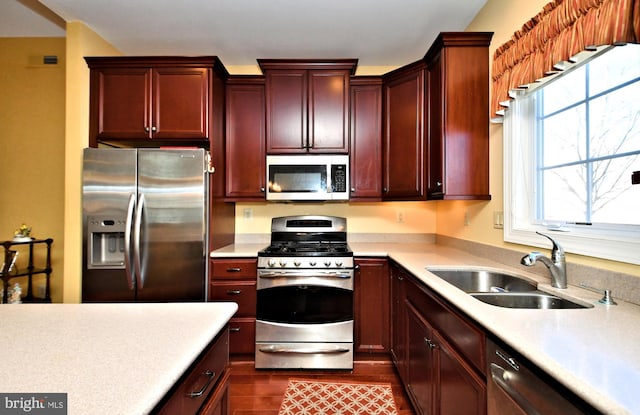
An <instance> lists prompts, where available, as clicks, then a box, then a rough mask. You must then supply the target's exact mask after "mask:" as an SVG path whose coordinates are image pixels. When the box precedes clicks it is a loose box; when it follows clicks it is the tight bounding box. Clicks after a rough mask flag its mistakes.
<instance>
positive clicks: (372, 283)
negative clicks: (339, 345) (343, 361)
mask: <svg viewBox="0 0 640 415" xmlns="http://www.w3.org/2000/svg"><path fill="white" fill-rule="evenodd" d="M355 264H356V272H355V287H354V290H353V291H354V310H355V313H354V320H355V321H354V326H355V345H354V350H355V352H356V353H388V352H389V327H390V325H389V315H390V305H389V301H390V288H391V287H390V277H389V266H388V263H387V260H386V259H376V258H370V259H356V261H355Z"/></svg>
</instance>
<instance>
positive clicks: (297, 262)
mask: <svg viewBox="0 0 640 415" xmlns="http://www.w3.org/2000/svg"><path fill="white" fill-rule="evenodd" d="M300 264H301V262H300V261H299V260H297V259H296V260H295V261H293V265H295V266H296V267H299V266H300Z"/></svg>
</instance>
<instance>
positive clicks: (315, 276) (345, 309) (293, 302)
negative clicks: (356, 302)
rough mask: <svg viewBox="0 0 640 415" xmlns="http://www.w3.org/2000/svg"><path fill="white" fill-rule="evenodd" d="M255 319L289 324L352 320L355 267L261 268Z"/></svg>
mask: <svg viewBox="0 0 640 415" xmlns="http://www.w3.org/2000/svg"><path fill="white" fill-rule="evenodd" d="M257 295H258V298H257V309H256V318H257V319H259V320H261V321H268V322H273V323H286V324H323V323H337V322H343V321H349V320H353V270H273V271H272V270H259V271H258V283H257Z"/></svg>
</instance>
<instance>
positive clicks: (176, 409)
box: [153, 328, 231, 415]
mask: <svg viewBox="0 0 640 415" xmlns="http://www.w3.org/2000/svg"><path fill="white" fill-rule="evenodd" d="M230 370H231V369H230V366H229V332H228V330H227V329H226V328H225V329H224V330H223V331H222V332H221V333H220V334H219V335H218V337H217V338H216V339H215V340H214V341H213V342H212V343H211V345H210V346H209V347H208V348H207V349H206V350H205V351H203V352H202V354H201V355H200V357H199V358H198V359H196V361H195V363H193V364H192V365H191V367H190V368H189V369H188V370H187V371H186V372H185V373H184V375H183V376H182V377H181V379H180V380H179V381H178V382H177V383H176V384H175V386H174V387H173V388H172V390H171V392H169V394H167V396H166V397H165V399H164V400H163V401H162V402H161V403H160V404H159V405H158V407H157V408H156V410H154V411H153V413H156V414H167V415H173V414H181V415H190V414H194V415H195V414H197V415H205V414H206V415H214V414H215V415H218V414H219V415H223V414H224V415H227V414H228V384H229V376H230Z"/></svg>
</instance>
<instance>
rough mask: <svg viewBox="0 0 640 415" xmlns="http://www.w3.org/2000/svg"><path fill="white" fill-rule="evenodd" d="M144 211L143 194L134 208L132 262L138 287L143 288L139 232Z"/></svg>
mask: <svg viewBox="0 0 640 415" xmlns="http://www.w3.org/2000/svg"><path fill="white" fill-rule="evenodd" d="M143 211H144V194H143V193H140V197H138V208H137V209H136V220H135V223H134V225H133V263H134V267H135V271H134V273H135V276H136V281H137V283H138V289H139V290H141V289H142V288H144V276H143V275H142V255H141V252H140V234H141V233H142V229H141V227H142V213H143Z"/></svg>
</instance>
